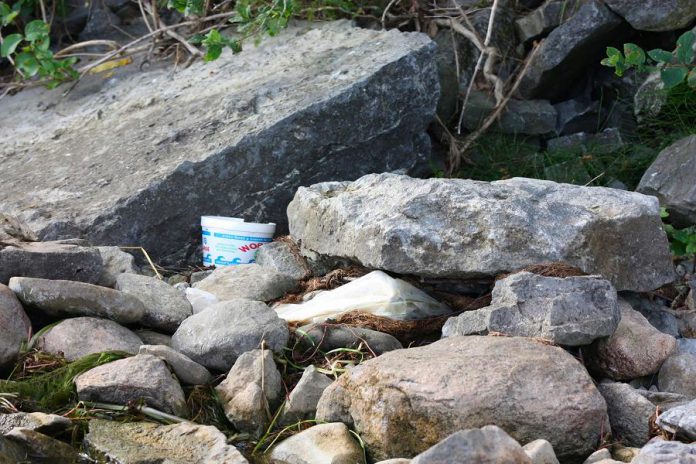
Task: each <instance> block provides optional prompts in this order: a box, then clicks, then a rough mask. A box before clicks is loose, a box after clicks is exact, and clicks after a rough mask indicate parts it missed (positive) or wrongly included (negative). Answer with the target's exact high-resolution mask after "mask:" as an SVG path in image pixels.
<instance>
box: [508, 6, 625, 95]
mask: <svg viewBox="0 0 696 464" xmlns="http://www.w3.org/2000/svg"><path fill="white" fill-rule="evenodd" d="M620 25H621V18H620V17H618V16H617V15H616V14H614V13H612V12H611V11H610V10H609V8H607V7H606V6H605V5H604V3H603V2H601V1H599V0H589V1H587V2H586V3H585V4H584V5H582V6H581V7H580V8H579V9H578V10H577V12H576V13H575V14H573V15H572V16H571V17H570V19H568V20H567V21H565V22H564V23H563V24H561V25H560V26H558V27H557V28H556V29H554V30H553V31H552V32H551V33H550V34H549V35H548V37H546V39H545V40H544V41H543V42H542V43H541V45H540V46H539V50H538V51H537V53H536V55H535V56H534V58H533V59H532V61H531V63H530V64H529V67H528V68H527V72H526V74H525V75H524V77H523V78H522V81H521V82H520V86H519V93H520V95H521V96H523V97H524V98H550V99H555V98H558V97H560V96H561V95H562V94H563V92H566V91H567V84H570V83H571V82H572V81H573V80H574V79H575V78H577V77H578V76H579V75H582V74H583V73H584V72H585V69H586V68H585V63H586V61H585V60H586V58H587V56H588V55H590V56H591V55H593V54H596V53H597V52H601V50H603V49H604V47H606V45H607V43H609V41H610V40H611V39H612V35H613V33H614V31H615V30H616V29H617V28H618V27H619V26H620ZM559 82H563V83H565V84H566V85H559Z"/></svg>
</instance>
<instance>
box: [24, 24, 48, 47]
mask: <svg viewBox="0 0 696 464" xmlns="http://www.w3.org/2000/svg"><path fill="white" fill-rule="evenodd" d="M49 29H50V27H49V25H48V24H46V23H45V22H43V21H41V20H40V19H35V20H34V21H32V22H30V23H29V24H27V26H26V27H25V28H24V38H25V39H26V40H27V41H28V42H34V41H37V40H39V39H43V38H47V36H48V31H49Z"/></svg>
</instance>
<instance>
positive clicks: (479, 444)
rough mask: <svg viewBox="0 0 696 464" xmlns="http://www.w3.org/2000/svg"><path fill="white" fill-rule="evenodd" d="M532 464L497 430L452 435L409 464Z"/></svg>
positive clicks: (488, 428)
mask: <svg viewBox="0 0 696 464" xmlns="http://www.w3.org/2000/svg"><path fill="white" fill-rule="evenodd" d="M452 462H462V463H464V462H476V463H477V464H532V461H531V459H530V458H529V456H528V455H527V454H526V453H525V452H524V450H523V449H522V447H521V446H520V444H519V443H517V442H516V441H515V440H514V439H513V438H512V437H510V435H508V434H507V433H505V431H504V430H503V429H501V428H500V427H496V426H495V425H487V426H485V427H482V428H480V429H467V430H461V431H459V432H455V433H453V434H452V435H450V436H449V437H447V438H445V439H444V440H442V441H441V442H440V443H438V444H437V445H435V446H433V447H432V448H430V449H428V450H427V451H424V452H423V453H421V454H419V455H418V456H416V457H415V458H413V459H412V460H411V464H449V463H452Z"/></svg>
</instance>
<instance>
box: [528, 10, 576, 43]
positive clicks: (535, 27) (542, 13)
mask: <svg viewBox="0 0 696 464" xmlns="http://www.w3.org/2000/svg"><path fill="white" fill-rule="evenodd" d="M579 5H580V2H574V3H573V4H570V5H569V4H568V3H566V2H563V1H561V0H551V1H547V2H544V3H543V4H542V5H541V6H540V7H539V8H537V9H535V10H534V11H532V12H530V13H529V14H527V15H525V16H522V17H521V18H519V19H517V20H516V21H515V29H516V31H517V37H518V38H519V39H520V42H522V43H529V42H531V41H533V40H535V39H538V38H540V37H541V36H543V35H546V34H548V33H549V32H551V31H552V30H553V29H554V28H556V27H557V26H558V25H560V24H561V23H562V22H563V21H565V20H567V19H568V18H569V17H571V16H572V15H573V14H574V13H575V10H577V7H578V6H579Z"/></svg>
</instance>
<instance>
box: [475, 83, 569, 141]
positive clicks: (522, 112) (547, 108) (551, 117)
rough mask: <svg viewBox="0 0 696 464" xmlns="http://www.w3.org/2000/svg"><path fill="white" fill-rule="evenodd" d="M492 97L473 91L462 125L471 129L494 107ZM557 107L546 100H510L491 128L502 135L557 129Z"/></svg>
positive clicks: (477, 125)
mask: <svg viewBox="0 0 696 464" xmlns="http://www.w3.org/2000/svg"><path fill="white" fill-rule="evenodd" d="M495 107H496V104H495V98H494V97H493V96H492V95H488V94H486V93H484V92H479V91H473V92H472V93H471V95H469V100H468V102H467V105H466V111H465V112H464V119H463V125H464V127H466V128H467V129H469V130H471V131H474V130H476V129H478V128H479V127H481V125H482V124H483V122H484V121H485V120H486V118H487V117H488V116H490V114H491V113H492V112H493V110H495ZM557 117H558V115H557V113H556V109H555V108H554V107H553V106H552V105H551V104H550V103H549V102H548V100H510V101H509V102H508V103H507V104H506V105H505V110H503V112H502V114H501V115H500V117H499V118H498V119H497V120H496V122H495V123H494V124H493V126H491V130H493V131H496V132H502V133H504V134H529V135H544V134H549V133H552V132H554V130H555V129H556V119H557Z"/></svg>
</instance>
